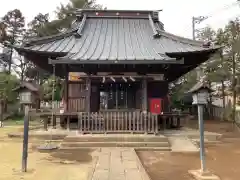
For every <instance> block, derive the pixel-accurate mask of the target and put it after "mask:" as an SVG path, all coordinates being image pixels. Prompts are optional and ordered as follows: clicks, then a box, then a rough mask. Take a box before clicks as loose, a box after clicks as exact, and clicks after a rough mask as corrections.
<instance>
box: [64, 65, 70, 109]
mask: <svg viewBox="0 0 240 180" xmlns="http://www.w3.org/2000/svg"><path fill="white" fill-rule="evenodd" d="M68 74H69V72H68V66H67V65H65V91H64V100H65V102H66V109H65V110H66V111H67V112H68V110H69V103H68V99H69V94H68V88H69V83H68V81H69V79H68Z"/></svg>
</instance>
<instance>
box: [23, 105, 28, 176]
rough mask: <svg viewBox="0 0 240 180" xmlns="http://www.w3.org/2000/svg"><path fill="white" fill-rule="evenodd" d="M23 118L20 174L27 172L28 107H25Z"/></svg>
mask: <svg viewBox="0 0 240 180" xmlns="http://www.w3.org/2000/svg"><path fill="white" fill-rule="evenodd" d="M25 108H26V109H25V116H24V132H23V152H22V172H27V157H28V131H29V117H28V114H29V112H28V111H29V109H28V108H29V107H28V105H26V106H25Z"/></svg>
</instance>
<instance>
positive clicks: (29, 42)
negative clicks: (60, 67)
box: [23, 27, 78, 46]
mask: <svg viewBox="0 0 240 180" xmlns="http://www.w3.org/2000/svg"><path fill="white" fill-rule="evenodd" d="M77 30H78V27H76V28H73V29H70V30H68V31H66V32H61V33H58V34H54V35H49V36H44V37H33V38H30V39H27V40H26V41H25V42H24V43H23V46H26V45H35V43H36V44H39V43H40V44H41V43H45V42H51V40H53V41H54V40H59V39H62V38H65V37H68V36H71V35H73V33H74V32H75V31H77Z"/></svg>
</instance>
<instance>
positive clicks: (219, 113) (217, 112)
mask: <svg viewBox="0 0 240 180" xmlns="http://www.w3.org/2000/svg"><path fill="white" fill-rule="evenodd" d="M212 112H213V117H214V119H217V120H221V119H223V118H224V117H223V115H224V113H225V115H224V116H225V118H224V120H229V121H231V113H232V112H231V108H222V107H214V108H213V111H212ZM235 120H236V122H237V123H240V111H236V115H235Z"/></svg>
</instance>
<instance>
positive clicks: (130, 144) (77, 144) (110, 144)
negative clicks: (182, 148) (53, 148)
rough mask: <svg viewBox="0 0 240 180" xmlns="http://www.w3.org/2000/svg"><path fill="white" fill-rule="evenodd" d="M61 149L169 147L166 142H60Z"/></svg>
mask: <svg viewBox="0 0 240 180" xmlns="http://www.w3.org/2000/svg"><path fill="white" fill-rule="evenodd" d="M61 147H169V143H168V142H66V141H65V142H62V143H61Z"/></svg>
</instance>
